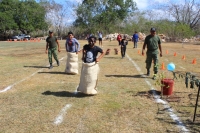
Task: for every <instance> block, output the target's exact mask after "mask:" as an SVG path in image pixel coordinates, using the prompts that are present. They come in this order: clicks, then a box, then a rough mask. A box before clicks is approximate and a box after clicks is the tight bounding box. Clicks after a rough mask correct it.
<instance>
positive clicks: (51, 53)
mask: <svg viewBox="0 0 200 133" xmlns="http://www.w3.org/2000/svg"><path fill="white" fill-rule="evenodd" d="M52 55H53V57H54V59H55V60H56V61H57V62H58V55H57V47H55V48H49V49H48V58H49V63H50V64H52Z"/></svg>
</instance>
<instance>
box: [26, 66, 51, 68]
mask: <svg viewBox="0 0 200 133" xmlns="http://www.w3.org/2000/svg"><path fill="white" fill-rule="evenodd" d="M24 67H32V68H49V67H48V66H24Z"/></svg>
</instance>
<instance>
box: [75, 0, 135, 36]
mask: <svg viewBox="0 0 200 133" xmlns="http://www.w3.org/2000/svg"><path fill="white" fill-rule="evenodd" d="M135 10H136V3H135V2H133V1H132V0H83V2H82V4H80V5H78V7H77V9H76V15H77V19H76V20H75V22H74V26H78V27H81V28H84V29H85V31H86V32H90V33H95V32H96V31H99V30H104V31H106V32H108V33H110V32H111V29H113V27H115V28H117V29H118V23H119V22H122V21H123V20H124V19H125V18H126V17H127V16H128V14H129V13H131V12H133V11H135Z"/></svg>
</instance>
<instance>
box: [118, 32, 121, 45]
mask: <svg viewBox="0 0 200 133" xmlns="http://www.w3.org/2000/svg"><path fill="white" fill-rule="evenodd" d="M121 40H122V36H121V34H120V33H119V34H118V35H117V41H118V44H119V45H120V44H121Z"/></svg>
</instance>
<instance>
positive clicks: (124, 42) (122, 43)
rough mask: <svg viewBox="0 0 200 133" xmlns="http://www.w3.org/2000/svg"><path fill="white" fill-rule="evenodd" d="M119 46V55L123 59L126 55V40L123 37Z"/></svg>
mask: <svg viewBox="0 0 200 133" xmlns="http://www.w3.org/2000/svg"><path fill="white" fill-rule="evenodd" d="M120 45H121V55H122V58H124V57H125V54H126V45H128V40H127V39H126V36H125V35H124V38H123V39H122V40H121V42H120Z"/></svg>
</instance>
